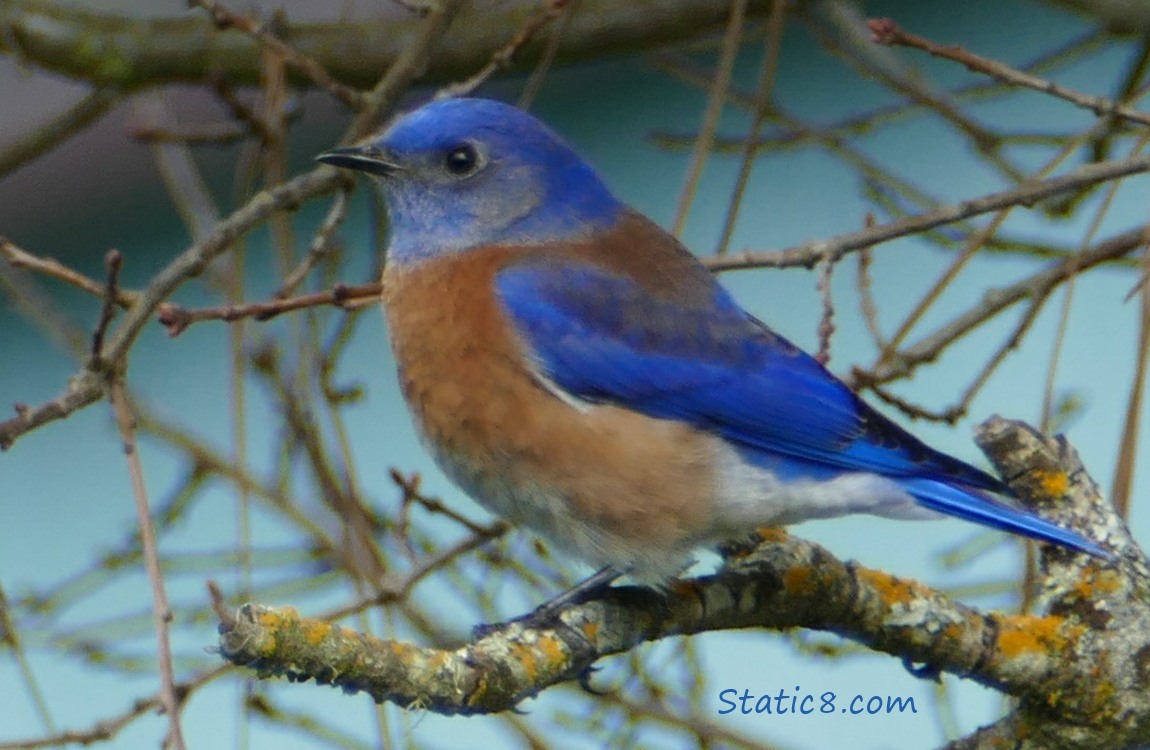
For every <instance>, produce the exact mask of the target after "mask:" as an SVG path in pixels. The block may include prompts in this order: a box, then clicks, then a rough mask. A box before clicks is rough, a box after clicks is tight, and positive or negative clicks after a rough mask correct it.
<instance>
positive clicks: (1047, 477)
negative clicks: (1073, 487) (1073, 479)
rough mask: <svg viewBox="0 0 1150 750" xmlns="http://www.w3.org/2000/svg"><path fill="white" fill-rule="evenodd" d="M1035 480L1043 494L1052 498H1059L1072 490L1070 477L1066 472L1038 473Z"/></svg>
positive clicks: (1035, 473)
mask: <svg viewBox="0 0 1150 750" xmlns="http://www.w3.org/2000/svg"><path fill="white" fill-rule="evenodd" d="M1034 478H1035V479H1037V480H1038V486H1039V487H1040V488H1041V490H1042V494H1044V495H1046V496H1047V497H1050V498H1059V497H1062V496H1063V495H1065V494H1066V492H1067V490H1069V489H1070V475H1069V474H1067V473H1066V472H1065V471H1036V472H1034Z"/></svg>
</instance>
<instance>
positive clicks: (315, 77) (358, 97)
mask: <svg viewBox="0 0 1150 750" xmlns="http://www.w3.org/2000/svg"><path fill="white" fill-rule="evenodd" d="M190 2H191V4H192V5H198V6H200V7H201V8H203V9H204V10H206V11H207V12H208V15H209V16H210V17H211V19H212V23H213V24H215V26H216V28H217V29H221V30H222V29H229V28H234V29H238V30H239V31H241V32H243V33H245V34H247V35H248V36H250V37H252V38H253V39H255V40H256V41H257V42H259V44H260V46H262V47H265V48H267V49H270V50H272V51H273V52H275V54H276V55H278V56H279V57H280V59H282V60H283V61H284V62H286V63H287V64H288V65H291V66H292V67H294V68H296V69H297V70H299V71H301V72H302V73H303V74H304V75H306V76H307V77H308V78H310V79H311V80H312V82H313V83H315V85H316V86H319V87H320V88H321V89H323V90H324V91H326V92H328V93H329V94H331V95H332V96H333V97H335V98H336V99H337V100H339V101H341V102H343V103H344V104H346V105H347V106H349V107H351V108H352V109H354V110H362V109H363V108H364V106H365V102H364V99H363V94H361V93H359V92H358V91H356V90H355V89H353V88H349V87H347V86H344V85H343V84H342V83H340V82H339V81H337V80H336V79H335V78H333V77H332V75H331V74H330V73H328V72H327V70H326V69H325V68H324V66H323V65H321V64H320V63H319V62H317V61H316V60H314V59H313V58H311V57H309V56H308V55H305V54H304V53H302V52H300V51H298V50H296V49H295V48H294V47H292V46H291V45H290V44H287V43H286V42H284V41H283V40H281V39H280V38H279V37H277V36H276V35H275V34H273V33H272V32H271V31H269V30H268V28H267V26H266V25H265V24H262V23H259V22H258V21H256V20H255V19H253V18H250V17H248V16H245V15H241V14H239V13H233V12H232V11H230V10H228V9H227V8H226V7H224V6H223V5H222V4H220V3H218V2H216V0H190Z"/></svg>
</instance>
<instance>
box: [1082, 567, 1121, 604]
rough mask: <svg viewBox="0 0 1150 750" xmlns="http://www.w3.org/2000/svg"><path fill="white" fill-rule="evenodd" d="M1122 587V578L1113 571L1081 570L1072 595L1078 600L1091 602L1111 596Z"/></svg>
mask: <svg viewBox="0 0 1150 750" xmlns="http://www.w3.org/2000/svg"><path fill="white" fill-rule="evenodd" d="M1121 587H1122V577H1121V576H1120V575H1118V573H1116V572H1115V571H1113V570H1094V569H1092V568H1083V570H1082V573H1081V575H1080V576H1079V578H1078V582H1077V583H1075V584H1074V593H1075V595H1076V596H1077V597H1078V598H1079V599H1084V600H1091V599H1097V598H1100V597H1102V596H1104V595H1106V594H1113V593H1114V592H1115V591H1118V590H1119V589H1120V588H1121Z"/></svg>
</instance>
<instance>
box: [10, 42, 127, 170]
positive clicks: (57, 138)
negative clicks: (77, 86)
mask: <svg viewBox="0 0 1150 750" xmlns="http://www.w3.org/2000/svg"><path fill="white" fill-rule="evenodd" d="M0 25H2V22H0ZM3 46H4V45H3V42H2V41H0V50H3ZM122 98H123V94H122V93H121V92H120V91H118V90H116V89H113V88H99V89H96V90H95V91H93V92H92V93H90V94H88V95H87V96H85V97H84V98H83V99H81V100H80V101H78V102H76V103H75V104H73V105H72V106H71V107H70V108H69V109H68V110H67V111H65V112H63V113H62V114H59V115H57V116H56V117H54V118H52V119H51V120H50V121H48V122H45V123H41V124H39V125H37V126H36V127H34V128H29V129H28V131H27V133H26V134H24V135H23V136H22V137H20V138H18V139H16V141H14V142H13V143H11V144H9V145H8V146H7V147H6V148H5V149H4V150H3V151H0V176H3V175H6V174H8V173H9V172H11V171H13V170H15V169H17V168H19V167H20V166H22V165H24V164H27V163H28V162H30V161H32V160H33V159H35V158H36V157H38V156H40V155H41V154H44V153H47V152H48V151H50V150H51V149H53V148H55V147H56V146H58V145H59V144H61V143H63V142H64V141H65V140H67V139H68V138H70V137H72V136H73V135H76V134H77V133H79V132H80V131H81V130H83V129H84V128H86V127H87V126H88V125H90V124H92V123H93V122H95V121H96V120H98V119H99V118H100V117H102V116H103V115H104V113H105V112H107V111H108V110H110V109H111V108H112V107H113V106H115V105H116V103H117V102H119V101H120V100H121V99H122Z"/></svg>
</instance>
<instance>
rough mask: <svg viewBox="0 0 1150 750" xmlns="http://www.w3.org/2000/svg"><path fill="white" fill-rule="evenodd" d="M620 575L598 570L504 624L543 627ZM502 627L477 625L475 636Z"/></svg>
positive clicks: (616, 571) (605, 569) (483, 634)
mask: <svg viewBox="0 0 1150 750" xmlns="http://www.w3.org/2000/svg"><path fill="white" fill-rule="evenodd" d="M622 575H624V574H623V573H622V572H620V571H618V570H616V569H615V568H612V567H611V566H607V567H604V568H600V569H599V570H597V571H595V572H594V573H592V574H591V575H590V576H588V577H587V578H584V579H583V580H582V581H580V582H579V583H577V584H575V585H574V586H572V587H571V588H569V589H567V590H566V591H564V592H563V593H562V594H559V596H557V597H555V598H554V599H551V600H550V601H546V602H544V603H543V604H540V605H539V606H538V607H536V608H535V609H534V610H533V611H531V612H528V613H527V614H525V615H521V616H519V617H516V618H515V619H513V620H510V621H509V622H508V623H505V624H510V623H515V624H518V625H522V626H523V627H525V628H531V629H538V628H542V627H545V626H547V625H549V624H551V623H552V622H553V621H554V620H555V618H556V616H557V615H558V614H559V613H560V612H562V611H563V609H564V608H565V607H568V606H570V605H572V604H577V603H579V602H580V601H583V600H585V599H589V598H590V597H592V596H593V595H595V594H597V593H599V592H600V591H602V590H604V589H606V588H608V587H610V586H611V584H612V583H614V582H615V579H617V578H619V577H621V576H622ZM502 627H503V625H479V626H478V627H476V628H475V634H476V635H477V636H479V637H482V636H485V635H487V634H489V633H491V632H493V631H495V630H499V629H501V628H502Z"/></svg>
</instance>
